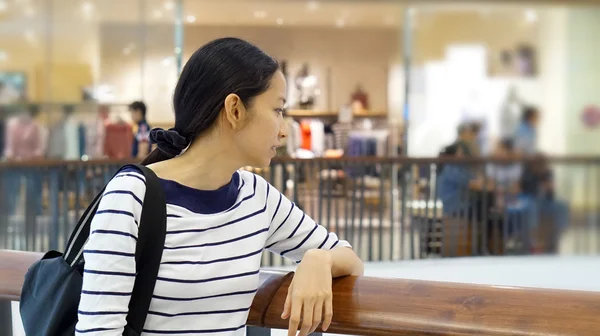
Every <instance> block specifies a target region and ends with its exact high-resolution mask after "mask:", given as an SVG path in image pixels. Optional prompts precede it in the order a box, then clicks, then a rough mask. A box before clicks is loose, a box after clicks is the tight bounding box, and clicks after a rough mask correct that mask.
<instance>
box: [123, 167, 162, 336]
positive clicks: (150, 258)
mask: <svg viewBox="0 0 600 336" xmlns="http://www.w3.org/2000/svg"><path fill="white" fill-rule="evenodd" d="M135 166H136V167H137V168H138V169H140V170H141V171H142V172H144V176H145V177H146V196H145V197H144V205H143V208H142V215H141V218H140V229H139V231H138V241H137V245H136V248H135V264H136V277H135V283H134V285H133V293H132V294H131V299H130V300H129V313H128V314H127V324H128V325H129V326H130V327H131V328H132V329H133V330H134V331H136V332H137V334H138V335H140V334H141V333H142V329H143V328H144V323H145V322H146V316H147V315H148V309H150V301H152V294H153V293H154V285H155V284H156V277H157V276H158V269H159V268H160V262H161V260H162V253H163V248H164V246H165V236H166V234H167V202H166V199H165V194H164V192H163V189H162V186H161V184H160V180H159V179H158V177H157V176H156V174H154V172H153V171H152V170H150V169H148V168H146V167H145V166H142V165H135Z"/></svg>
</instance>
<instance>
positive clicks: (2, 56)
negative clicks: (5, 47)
mask: <svg viewBox="0 0 600 336" xmlns="http://www.w3.org/2000/svg"><path fill="white" fill-rule="evenodd" d="M7 59H8V54H7V53H6V52H4V51H0V62H1V61H6V60H7Z"/></svg>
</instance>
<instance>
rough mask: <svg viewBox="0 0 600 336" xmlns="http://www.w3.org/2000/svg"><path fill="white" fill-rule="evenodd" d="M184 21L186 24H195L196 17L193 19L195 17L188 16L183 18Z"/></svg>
mask: <svg viewBox="0 0 600 336" xmlns="http://www.w3.org/2000/svg"><path fill="white" fill-rule="evenodd" d="M185 20H186V21H187V22H189V23H194V22H196V17H195V16H193V15H188V16H187V17H186V18H185Z"/></svg>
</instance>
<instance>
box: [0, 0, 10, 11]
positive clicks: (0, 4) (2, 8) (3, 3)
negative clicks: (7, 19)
mask: <svg viewBox="0 0 600 336" xmlns="http://www.w3.org/2000/svg"><path fill="white" fill-rule="evenodd" d="M7 9H8V4H7V3H6V1H2V0H0V12H4V11H6V10H7Z"/></svg>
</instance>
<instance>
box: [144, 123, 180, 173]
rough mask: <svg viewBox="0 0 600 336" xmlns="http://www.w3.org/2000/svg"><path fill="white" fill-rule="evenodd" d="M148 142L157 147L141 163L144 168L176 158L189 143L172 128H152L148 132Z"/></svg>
mask: <svg viewBox="0 0 600 336" xmlns="http://www.w3.org/2000/svg"><path fill="white" fill-rule="evenodd" d="M149 140H150V143H151V144H156V146H157V147H156V148H155V149H154V150H153V151H152V152H151V153H150V154H149V155H148V156H147V157H146V158H145V159H144V160H143V161H142V165H144V166H147V165H150V164H153V163H157V162H161V161H166V160H169V159H172V158H174V157H176V156H177V155H179V154H181V153H182V152H183V151H184V150H185V149H186V148H187V147H188V146H189V145H190V142H191V141H190V140H189V139H188V138H186V137H184V136H181V135H180V134H179V132H177V131H176V130H175V129H173V128H171V129H169V130H164V129H162V128H154V129H152V130H151V131H150V136H149Z"/></svg>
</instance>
